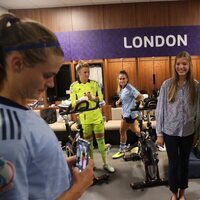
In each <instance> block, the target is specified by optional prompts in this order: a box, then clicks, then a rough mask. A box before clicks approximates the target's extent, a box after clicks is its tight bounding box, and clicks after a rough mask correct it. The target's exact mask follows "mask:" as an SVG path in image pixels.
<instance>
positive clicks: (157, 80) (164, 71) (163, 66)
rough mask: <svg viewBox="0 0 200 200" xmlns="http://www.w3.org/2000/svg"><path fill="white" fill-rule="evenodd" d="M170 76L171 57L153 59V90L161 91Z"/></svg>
mask: <svg viewBox="0 0 200 200" xmlns="http://www.w3.org/2000/svg"><path fill="white" fill-rule="evenodd" d="M170 76H171V75H170V67H169V57H156V58H153V89H155V90H159V89H160V87H161V85H162V83H163V82H164V81H165V80H166V79H168V78H170Z"/></svg>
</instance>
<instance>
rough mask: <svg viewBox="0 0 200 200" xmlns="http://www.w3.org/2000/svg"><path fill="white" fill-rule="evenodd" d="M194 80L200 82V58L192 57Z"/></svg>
mask: <svg viewBox="0 0 200 200" xmlns="http://www.w3.org/2000/svg"><path fill="white" fill-rule="evenodd" d="M192 64H193V73H194V78H195V79H196V80H197V81H199V82H200V57H199V56H192Z"/></svg>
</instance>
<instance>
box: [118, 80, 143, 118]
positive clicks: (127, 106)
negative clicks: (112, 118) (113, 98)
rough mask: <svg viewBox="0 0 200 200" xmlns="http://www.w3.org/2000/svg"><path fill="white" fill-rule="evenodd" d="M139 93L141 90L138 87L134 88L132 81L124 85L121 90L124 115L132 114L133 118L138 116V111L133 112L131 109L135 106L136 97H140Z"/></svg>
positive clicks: (120, 95)
mask: <svg viewBox="0 0 200 200" xmlns="http://www.w3.org/2000/svg"><path fill="white" fill-rule="evenodd" d="M139 94H140V92H139V91H138V90H137V89H136V88H134V87H133V86H132V85H131V84H130V83H128V84H127V85H126V87H124V88H123V89H122V90H121V91H120V93H119V97H120V99H121V102H122V111H123V117H130V116H131V118H133V119H134V118H136V115H137V114H138V112H137V111H136V112H133V111H131V109H132V108H134V107H135V105H136V98H137V97H138V95H139Z"/></svg>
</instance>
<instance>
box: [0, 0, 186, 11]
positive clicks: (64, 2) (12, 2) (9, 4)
mask: <svg viewBox="0 0 200 200" xmlns="http://www.w3.org/2000/svg"><path fill="white" fill-rule="evenodd" d="M158 1H159V2H164V1H175V0H0V7H2V8H4V9H6V10H9V9H33V8H52V7H69V6H84V5H101V4H121V3H139V2H158ZM176 1H184V0H176Z"/></svg>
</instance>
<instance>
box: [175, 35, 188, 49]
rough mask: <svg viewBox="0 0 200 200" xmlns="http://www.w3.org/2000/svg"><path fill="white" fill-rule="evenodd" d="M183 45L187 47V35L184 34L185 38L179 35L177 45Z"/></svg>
mask: <svg viewBox="0 0 200 200" xmlns="http://www.w3.org/2000/svg"><path fill="white" fill-rule="evenodd" d="M181 43H182V45H183V46H187V35H186V34H184V38H183V37H181V35H177V45H178V46H181Z"/></svg>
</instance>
